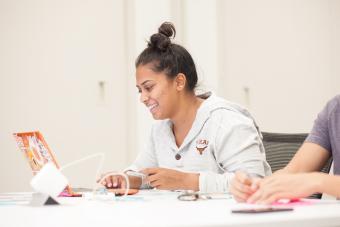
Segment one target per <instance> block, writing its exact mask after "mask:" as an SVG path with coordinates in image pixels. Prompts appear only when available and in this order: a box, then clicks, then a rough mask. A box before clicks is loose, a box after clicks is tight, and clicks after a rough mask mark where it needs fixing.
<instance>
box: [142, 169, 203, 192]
mask: <svg viewBox="0 0 340 227" xmlns="http://www.w3.org/2000/svg"><path fill="white" fill-rule="evenodd" d="M141 172H142V173H144V174H145V175H147V177H146V182H149V183H150V185H151V186H152V187H154V188H157V189H167V190H178V189H184V190H194V191H198V190H199V184H198V179H199V174H198V173H185V172H180V171H177V170H173V169H165V168H147V169H144V170H142V171H141Z"/></svg>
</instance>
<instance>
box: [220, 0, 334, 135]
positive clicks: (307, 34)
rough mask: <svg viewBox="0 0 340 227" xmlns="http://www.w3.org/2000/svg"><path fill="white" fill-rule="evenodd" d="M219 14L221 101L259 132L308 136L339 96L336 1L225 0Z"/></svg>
mask: <svg viewBox="0 0 340 227" xmlns="http://www.w3.org/2000/svg"><path fill="white" fill-rule="evenodd" d="M223 9H224V12H225V20H224V25H223V27H224V28H223V30H224V37H225V42H224V43H223V44H224V45H223V47H222V48H223V51H224V52H225V58H224V63H223V65H225V68H224V71H223V74H225V75H226V77H224V79H223V82H222V84H223V87H224V89H223V91H224V93H223V95H224V96H225V97H228V98H229V99H232V100H235V101H237V102H240V103H243V104H244V105H246V106H247V107H248V108H249V109H250V110H251V111H252V112H253V114H254V115H255V117H256V118H257V120H258V123H259V125H260V126H261V128H262V130H266V131H274V132H307V131H309V130H310V128H311V126H312V123H313V120H314V119H315V116H316V114H317V113H318V112H319V111H320V110H321V109H322V107H323V106H324V105H325V103H326V101H327V100H329V99H330V98H331V97H332V96H334V95H335V94H336V93H339V91H340V86H339V79H338V78H339V77H338V76H337V75H339V66H338V65H339V64H337V63H338V59H339V51H336V48H338V47H339V44H338V41H336V40H339V39H336V38H339V37H338V36H339V26H336V24H338V23H339V19H340V18H339V12H340V8H339V3H338V1H324V0H285V1H281V0H257V1H252V0H227V1H225V2H224V4H223ZM336 12H337V13H336Z"/></svg>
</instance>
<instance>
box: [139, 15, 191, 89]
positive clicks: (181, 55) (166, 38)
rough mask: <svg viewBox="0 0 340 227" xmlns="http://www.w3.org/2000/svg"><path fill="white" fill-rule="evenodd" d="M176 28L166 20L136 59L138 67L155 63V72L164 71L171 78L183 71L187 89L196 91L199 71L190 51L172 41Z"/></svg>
mask: <svg viewBox="0 0 340 227" xmlns="http://www.w3.org/2000/svg"><path fill="white" fill-rule="evenodd" d="M175 35H176V29H175V27H174V25H173V24H172V23H170V22H164V23H163V24H162V25H161V26H160V27H159V28H158V33H155V34H153V35H152V36H151V37H150V41H149V42H148V46H147V48H145V49H144V50H143V52H142V53H141V54H140V55H139V56H138V57H137V59H136V68H137V67H138V66H139V65H146V64H149V63H152V64H153V68H152V69H153V70H154V71H155V72H164V73H165V74H166V75H167V76H168V77H169V78H175V77H176V76H177V74H178V73H183V74H184V75H185V76H186V80H187V86H186V87H187V89H188V90H189V91H194V89H195V87H196V84H197V72H196V66H195V63H194V60H193V59H192V57H191V55H190V54H189V52H188V51H187V50H186V49H185V48H184V47H182V46H181V45H178V44H175V43H172V42H171V40H170V38H175Z"/></svg>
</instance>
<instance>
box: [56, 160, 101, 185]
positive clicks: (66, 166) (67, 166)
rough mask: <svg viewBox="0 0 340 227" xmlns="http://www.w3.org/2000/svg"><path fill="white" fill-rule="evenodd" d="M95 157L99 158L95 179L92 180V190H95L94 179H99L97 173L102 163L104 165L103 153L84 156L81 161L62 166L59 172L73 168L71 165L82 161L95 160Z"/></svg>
mask: <svg viewBox="0 0 340 227" xmlns="http://www.w3.org/2000/svg"><path fill="white" fill-rule="evenodd" d="M95 157H100V161H99V164H98V168H97V171H96V175H95V179H94V183H95V184H94V186H93V189H96V179H98V177H99V173H100V171H101V169H102V167H103V163H104V159H105V154H104V153H96V154H92V155H89V156H86V157H84V158H81V159H77V160H75V161H72V162H69V163H67V164H65V165H63V166H61V167H60V172H62V171H63V170H65V169H67V168H69V167H71V166H73V165H76V164H78V163H80V162H83V161H86V160H88V159H91V158H95ZM93 191H94V190H93Z"/></svg>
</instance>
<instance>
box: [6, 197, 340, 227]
mask: <svg viewBox="0 0 340 227" xmlns="http://www.w3.org/2000/svg"><path fill="white" fill-rule="evenodd" d="M60 202H61V203H62V205H57V206H44V207H31V206H28V205H1V203H0V226H2V227H7V226H13V227H20V226H27V227H29V226H32V227H46V226H50V227H54V226H55V227H68V226H69V227H75V226H80V227H88V226H233V227H237V226H242V227H246V226H253V227H256V226H259V227H265V226H275V227H280V226H284V227H294V226H298V227H302V226H309V227H314V226H315V227H321V226H340V203H336V202H329V203H325V204H317V205H306V206H296V207H294V211H288V212H277V213H262V214H233V213H231V209H232V208H235V207H237V206H240V205H239V204H236V203H235V202H234V200H232V199H218V200H217V199H216V200H205V201H193V202H183V201H179V200H177V194H176V193H170V192H164V193H163V192H158V191H153V192H147V193H146V192H142V193H141V194H138V195H136V196H134V197H130V199H128V201H98V200H89V199H85V198H63V199H61V200H60Z"/></svg>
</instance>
